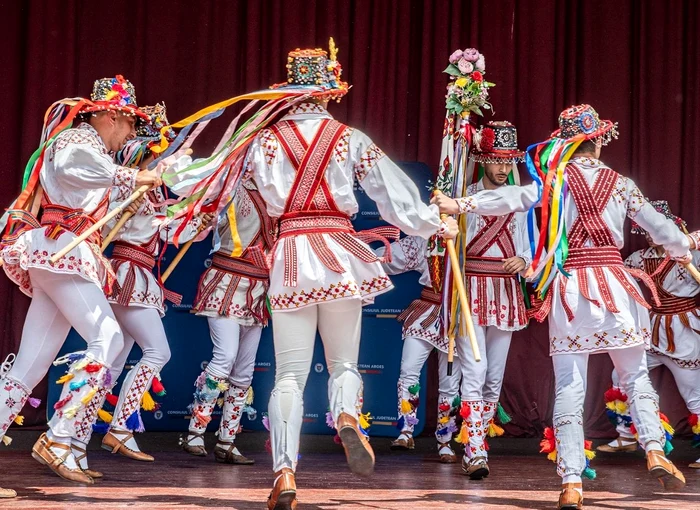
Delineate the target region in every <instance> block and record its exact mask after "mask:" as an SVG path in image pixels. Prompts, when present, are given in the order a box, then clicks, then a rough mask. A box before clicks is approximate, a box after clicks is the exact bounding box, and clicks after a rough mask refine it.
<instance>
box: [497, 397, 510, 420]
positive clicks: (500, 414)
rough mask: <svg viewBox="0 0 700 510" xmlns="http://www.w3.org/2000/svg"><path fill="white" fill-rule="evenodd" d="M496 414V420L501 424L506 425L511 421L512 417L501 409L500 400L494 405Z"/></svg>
mask: <svg viewBox="0 0 700 510" xmlns="http://www.w3.org/2000/svg"><path fill="white" fill-rule="evenodd" d="M496 416H497V417H498V421H499V422H501V425H506V424H508V423H510V422H511V421H513V419H512V418H511V417H510V416H509V415H508V413H506V410H505V409H503V406H502V405H501V403H500V402H499V403H498V405H497V406H496Z"/></svg>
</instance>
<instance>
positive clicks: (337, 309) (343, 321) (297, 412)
mask: <svg viewBox="0 0 700 510" xmlns="http://www.w3.org/2000/svg"><path fill="white" fill-rule="evenodd" d="M272 325H273V332H274V344H275V362H276V367H277V368H276V373H275V387H274V389H273V390H272V395H271V396H270V404H269V407H268V412H269V419H270V438H271V443H272V462H273V470H274V471H275V472H277V471H279V470H280V469H282V468H284V467H288V468H291V469H296V464H297V456H298V454H299V435H300V433H301V424H302V418H303V415H304V400H303V395H304V387H305V386H306V379H307V377H308V375H309V370H310V369H311V360H312V357H313V353H314V343H315V340H316V331H317V330H318V332H319V333H320V335H321V340H322V341H323V348H324V351H325V354H326V365H327V366H328V372H329V375H330V378H329V380H328V400H329V405H330V411H331V414H332V416H333V420H334V421H336V422H337V420H338V416H339V415H340V414H341V413H347V414H349V415H351V416H354V417H355V418H358V414H359V411H360V409H361V406H362V378H361V377H360V373H359V372H358V371H357V359H358V356H359V351H360V332H361V325H362V303H361V301H360V300H359V299H344V300H340V301H330V302H327V303H319V304H315V305H310V306H306V307H304V308H301V309H299V310H293V311H285V312H273V313H272Z"/></svg>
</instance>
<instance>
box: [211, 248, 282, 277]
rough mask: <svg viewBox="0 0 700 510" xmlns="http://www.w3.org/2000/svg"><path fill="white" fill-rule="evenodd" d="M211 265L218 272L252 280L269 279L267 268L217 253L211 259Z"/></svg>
mask: <svg viewBox="0 0 700 510" xmlns="http://www.w3.org/2000/svg"><path fill="white" fill-rule="evenodd" d="M211 265H212V267H215V268H216V269H218V270H220V271H224V272H227V273H232V274H235V275H236V276H244V277H246V278H250V279H252V280H268V279H269V278H270V274H269V271H268V270H267V268H264V267H259V266H257V265H255V264H254V263H253V262H251V261H249V260H245V259H242V258H237V257H229V256H226V255H223V254H220V253H218V252H217V253H215V254H214V256H213V257H212V258H211Z"/></svg>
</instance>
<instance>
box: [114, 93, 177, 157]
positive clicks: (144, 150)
mask: <svg viewBox="0 0 700 510" xmlns="http://www.w3.org/2000/svg"><path fill="white" fill-rule="evenodd" d="M140 110H141V112H143V113H144V114H145V115H147V116H148V119H149V122H142V123H140V124H139V125H138V126H137V127H136V138H134V139H133V140H129V141H128V142H126V144H124V147H122V149H121V150H120V151H119V152H117V153H116V155H115V160H116V161H117V163H118V164H120V165H122V166H126V167H131V168H135V167H137V166H139V165H140V164H141V163H142V162H143V161H144V160H145V159H146V158H148V157H149V156H150V155H151V147H153V146H154V145H159V144H160V139H161V132H160V130H161V129H162V128H163V127H165V126H169V122H168V117H167V115H166V108H165V103H156V104H155V105H154V106H144V107H142V108H140ZM163 136H164V137H165V138H166V140H168V142H172V141H173V140H175V137H176V133H175V131H174V130H173V129H172V128H170V127H168V129H166V130H165V133H163Z"/></svg>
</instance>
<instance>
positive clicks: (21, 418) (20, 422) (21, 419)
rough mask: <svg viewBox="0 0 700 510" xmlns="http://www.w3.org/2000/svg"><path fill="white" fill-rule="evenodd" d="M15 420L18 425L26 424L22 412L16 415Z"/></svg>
mask: <svg viewBox="0 0 700 510" xmlns="http://www.w3.org/2000/svg"><path fill="white" fill-rule="evenodd" d="M14 422H15V423H16V424H17V425H20V426H22V425H24V416H22V415H21V414H18V415H17V416H16V417H15V419H14Z"/></svg>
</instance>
